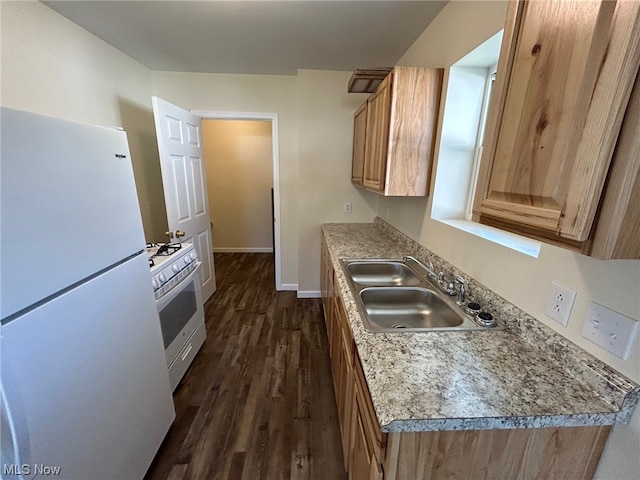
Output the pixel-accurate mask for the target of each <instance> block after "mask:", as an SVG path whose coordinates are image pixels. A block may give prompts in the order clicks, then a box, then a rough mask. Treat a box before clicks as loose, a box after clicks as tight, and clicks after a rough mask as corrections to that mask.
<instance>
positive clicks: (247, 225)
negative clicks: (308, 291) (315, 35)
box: [192, 111, 283, 290]
mask: <svg viewBox="0 0 640 480" xmlns="http://www.w3.org/2000/svg"><path fill="white" fill-rule="evenodd" d="M192 113H194V114H195V115H198V116H199V117H200V118H201V119H202V132H203V147H204V151H205V162H206V165H207V172H208V173H207V177H208V178H207V184H208V190H209V203H210V212H211V221H212V223H213V226H212V228H213V248H214V252H216V251H217V252H268V251H272V252H273V253H274V260H275V261H274V263H275V277H276V278H275V284H276V289H277V290H283V285H282V280H281V254H280V214H279V213H280V192H279V159H278V117H277V114H271V113H242V112H211V111H192Z"/></svg>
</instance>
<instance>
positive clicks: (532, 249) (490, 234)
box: [434, 218, 542, 258]
mask: <svg viewBox="0 0 640 480" xmlns="http://www.w3.org/2000/svg"><path fill="white" fill-rule="evenodd" d="M434 220H437V221H438V222H442V223H445V224H447V225H449V226H451V227H453V228H457V229H458V230H463V231H465V232H468V233H471V234H472V235H475V236H477V237H480V238H484V239H485V240H489V241H490V242H493V243H497V244H498V245H502V246H503V247H507V248H510V249H512V250H516V251H517V252H520V253H524V254H525V255H529V256H530V257H534V258H538V255H539V254H540V246H541V245H542V243H541V242H539V241H537V240H532V239H530V238H526V237H522V236H520V235H516V234H514V233H509V232H504V231H502V230H498V229H497V228H493V227H489V226H487V225H482V224H480V223H476V222H471V221H469V220H460V219H453V218H451V219H442V218H434Z"/></svg>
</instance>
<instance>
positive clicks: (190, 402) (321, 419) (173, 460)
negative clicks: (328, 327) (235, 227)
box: [145, 253, 346, 480]
mask: <svg viewBox="0 0 640 480" xmlns="http://www.w3.org/2000/svg"><path fill="white" fill-rule="evenodd" d="M215 268H216V279H217V283H218V288H217V291H216V293H215V294H214V295H213V296H212V297H211V299H209V301H208V302H207V303H206V305H205V315H206V326H207V340H206V343H205V344H204V345H203V347H202V349H201V350H200V353H199V354H198V356H197V357H196V359H195V361H194V362H193V364H192V365H191V368H190V369H189V371H188V372H187V374H186V375H185V377H184V378H183V380H182V382H181V384H180V385H179V386H178V388H177V389H176V391H175V393H174V401H175V404H176V420H175V422H174V424H173V425H172V427H171V429H170V430H169V433H168V434H167V437H166V438H165V441H164V442H163V444H162V447H161V449H160V451H159V452H158V454H157V455H156V458H155V460H154V462H153V464H152V465H151V467H150V468H149V471H148V472H147V475H146V476H145V480H176V479H206V480H214V479H229V480H259V479H260V480H264V479H274V480H276V479H277V480H284V479H296V480H298V479H300V480H303V479H304V480H345V479H346V473H345V472H344V469H343V466H342V450H341V443H340V432H339V426H338V418H337V411H336V403H335V398H334V394H333V385H332V380H331V367H330V361H329V351H328V346H327V336H326V331H325V328H324V320H323V316H322V304H321V301H320V299H297V298H296V293H295V292H276V291H275V284H274V265H273V255H272V254H265V253H242V254H239V253H221V254H216V255H215Z"/></svg>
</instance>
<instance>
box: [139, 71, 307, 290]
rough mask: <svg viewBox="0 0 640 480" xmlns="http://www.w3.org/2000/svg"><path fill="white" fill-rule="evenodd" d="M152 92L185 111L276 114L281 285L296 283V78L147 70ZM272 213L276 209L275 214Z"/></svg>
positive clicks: (289, 76) (295, 284)
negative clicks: (278, 161) (278, 158)
mask: <svg viewBox="0 0 640 480" xmlns="http://www.w3.org/2000/svg"><path fill="white" fill-rule="evenodd" d="M151 78H152V89H153V95H157V96H159V97H161V98H164V99H165V100H167V101H169V102H171V103H174V104H176V105H179V106H180V107H182V108H185V109H187V110H205V111H212V112H245V113H246V112H257V113H276V114H278V124H279V130H280V131H279V138H278V142H279V149H280V151H279V154H280V228H281V253H282V271H281V275H282V283H283V284H284V286H285V288H293V289H295V288H296V287H297V285H298V224H297V222H298V210H297V197H298V188H297V182H298V125H297V120H298V118H297V117H298V116H297V112H296V90H295V89H296V77H295V76H292V75H226V74H211V73H179V72H157V71H153V72H151ZM276 214H277V213H276Z"/></svg>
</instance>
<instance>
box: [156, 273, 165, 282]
mask: <svg viewBox="0 0 640 480" xmlns="http://www.w3.org/2000/svg"><path fill="white" fill-rule="evenodd" d="M158 280H160V283H164V282H166V281H167V276H166V275H165V274H164V273H161V274H160V275H158Z"/></svg>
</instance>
